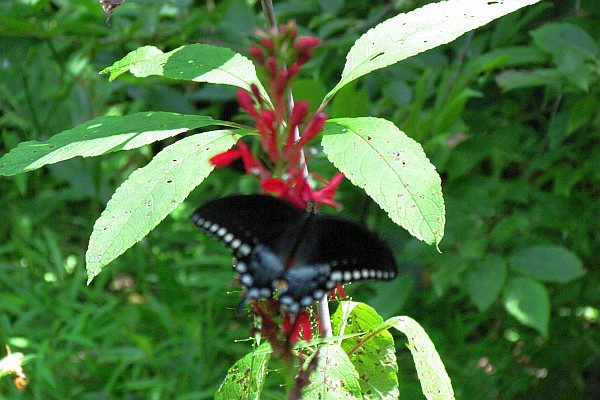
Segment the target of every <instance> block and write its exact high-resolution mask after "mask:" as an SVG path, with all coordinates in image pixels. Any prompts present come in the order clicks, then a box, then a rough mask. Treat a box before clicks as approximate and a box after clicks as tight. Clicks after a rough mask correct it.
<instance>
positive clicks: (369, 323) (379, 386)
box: [332, 301, 399, 399]
mask: <svg viewBox="0 0 600 400" xmlns="http://www.w3.org/2000/svg"><path fill="white" fill-rule="evenodd" d="M382 325H383V319H382V318H381V317H380V316H379V314H377V312H376V311H375V310H374V309H373V308H371V307H369V306H368V305H366V304H363V303H356V302H353V301H344V302H342V303H341V304H340V306H339V307H338V308H337V310H336V311H335V313H334V314H333V316H332V326H333V332H334V334H335V335H339V336H342V335H346V334H352V333H359V332H366V333H367V335H368V334H369V332H373V331H375V330H376V329H378V328H380V327H381V326H382ZM365 336H366V335H362V336H359V337H351V338H348V339H345V340H344V341H343V342H342V349H344V351H345V352H346V353H347V354H348V353H349V352H350V351H351V350H352V351H353V352H352V354H350V356H349V357H350V361H351V362H352V364H354V367H355V368H356V371H357V372H358V375H359V376H360V380H359V383H360V387H361V392H362V395H363V398H365V399H397V398H398V396H399V392H398V363H397V362H396V346H395V345H394V338H393V337H392V335H391V333H390V332H389V331H388V330H382V331H380V332H379V333H377V334H376V335H374V336H372V337H370V338H369V340H366V341H365V342H364V343H361V342H362V341H363V340H364V339H365ZM359 344H360V346H358V345H359Z"/></svg>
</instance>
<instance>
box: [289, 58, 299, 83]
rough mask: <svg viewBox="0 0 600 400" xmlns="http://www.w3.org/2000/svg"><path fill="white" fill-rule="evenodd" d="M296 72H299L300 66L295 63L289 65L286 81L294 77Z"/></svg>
mask: <svg viewBox="0 0 600 400" xmlns="http://www.w3.org/2000/svg"><path fill="white" fill-rule="evenodd" d="M298 71H300V65H299V64H298V63H297V62H295V63H293V64H292V65H290V67H289V68H288V80H289V79H291V78H293V77H294V76H296V75H297V74H298Z"/></svg>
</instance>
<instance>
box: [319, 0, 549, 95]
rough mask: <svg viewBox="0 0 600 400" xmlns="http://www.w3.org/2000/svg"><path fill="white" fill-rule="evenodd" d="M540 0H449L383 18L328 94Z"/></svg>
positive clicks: (358, 46)
mask: <svg viewBox="0 0 600 400" xmlns="http://www.w3.org/2000/svg"><path fill="white" fill-rule="evenodd" d="M538 1H540V0H497V1H489V0H449V1H441V2H439V3H432V4H428V5H426V6H423V7H421V8H418V9H416V10H414V11H411V12H409V13H406V14H400V15H397V16H396V17H393V18H390V19H388V20H387V21H384V22H382V23H381V24H379V25H377V26H376V27H374V28H372V29H370V30H369V31H368V32H367V33H365V34H364V35H362V36H361V37H360V38H359V39H358V40H357V41H356V43H355V44H354V46H352V48H351V49H350V52H348V55H347V56H346V65H344V70H343V71H342V78H341V80H340V82H339V83H338V84H337V85H336V86H335V87H334V88H333V89H332V90H331V91H330V92H329V93H328V94H327V96H325V101H327V100H329V98H331V97H332V96H333V95H334V94H335V93H336V92H337V91H338V90H339V89H340V88H341V87H343V86H345V85H347V84H348V83H349V82H352V81H353V80H355V79H357V78H359V77H361V76H363V75H366V74H368V73H369V72H372V71H375V70H377V69H380V68H384V67H387V66H388V65H392V64H395V63H397V62H398V61H401V60H404V59H406V58H408V57H411V56H414V55H415V54H419V53H421V52H423V51H425V50H429V49H432V48H434V47H437V46H439V45H442V44H445V43H449V42H451V41H453V40H454V39H456V38H457V37H459V36H461V35H462V34H464V33H466V32H469V31H471V30H473V29H475V28H477V27H479V26H482V25H485V24H487V23H488V22H490V21H493V20H494V19H496V18H499V17H501V16H503V15H505V14H508V13H511V12H513V11H515V10H518V9H519V8H521V7H525V6H527V5H531V4H534V3H537V2H538Z"/></svg>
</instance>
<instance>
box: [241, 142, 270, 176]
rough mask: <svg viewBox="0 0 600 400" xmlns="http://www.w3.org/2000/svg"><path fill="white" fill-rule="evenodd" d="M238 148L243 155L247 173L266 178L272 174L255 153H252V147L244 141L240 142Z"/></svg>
mask: <svg viewBox="0 0 600 400" xmlns="http://www.w3.org/2000/svg"><path fill="white" fill-rule="evenodd" d="M238 149H239V150H240V153H241V155H242V161H243V162H244V168H246V173H247V174H249V175H254V176H257V177H258V178H259V179H266V178H269V177H270V176H271V174H270V173H269V171H268V170H267V169H266V168H265V167H264V165H262V163H261V162H260V161H258V160H257V159H256V157H254V154H252V152H251V151H250V148H249V147H248V146H247V145H246V144H245V143H244V142H241V141H239V142H238Z"/></svg>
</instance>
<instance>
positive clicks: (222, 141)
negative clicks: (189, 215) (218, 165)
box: [85, 131, 237, 283]
mask: <svg viewBox="0 0 600 400" xmlns="http://www.w3.org/2000/svg"><path fill="white" fill-rule="evenodd" d="M236 138H237V137H236V135H234V134H233V133H232V132H231V131H213V132H206V133H200V134H197V135H193V136H189V137H187V138H185V139H181V140H179V141H177V142H175V143H173V144H172V145H170V146H168V147H166V148H165V149H163V150H162V151H161V152H160V153H158V154H157V155H156V156H155V157H154V158H153V159H152V161H150V163H149V164H148V165H146V166H145V167H143V168H140V169H138V170H136V171H134V172H133V173H132V174H131V176H130V177H129V178H128V179H127V180H126V181H125V182H123V184H122V185H121V186H120V187H119V188H118V189H117V191H116V192H115V193H114V194H113V196H112V198H111V199H110V201H109V202H108V204H107V205H106V209H105V210H104V211H103V212H102V215H101V216H100V218H98V220H97V221H96V223H95V224H94V229H93V231H92V236H91V237H90V244H89V247H88V250H87V253H86V255H85V259H86V268H87V274H88V283H89V282H90V281H91V280H92V279H93V278H94V277H95V276H96V275H98V274H99V273H100V271H101V270H102V268H103V267H104V266H105V265H106V264H108V263H109V262H111V261H112V260H114V259H115V258H117V257H118V256H119V255H121V254H122V253H123V252H124V251H125V250H127V249H128V248H130V247H131V246H133V244H135V243H136V242H138V241H139V240H141V239H142V238H143V237H144V236H146V235H147V234H148V232H150V231H151V230H152V229H153V228H154V227H155V226H156V225H158V223H159V222H160V221H162V220H163V219H164V218H165V217H166V216H167V215H168V214H169V213H170V212H171V211H173V210H174V209H175V208H176V207H177V206H178V205H179V204H180V203H181V202H183V200H185V198H186V197H187V195H188V194H189V193H190V191H191V190H192V189H194V188H195V187H196V186H198V185H199V184H200V183H201V182H202V181H203V180H204V178H206V177H207V176H208V174H209V173H210V172H211V171H212V169H213V166H212V165H211V164H210V163H209V159H210V158H211V157H212V156H214V155H216V154H219V153H222V152H224V151H226V150H228V149H230V148H231V147H232V146H233V145H234V144H235V142H236Z"/></svg>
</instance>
